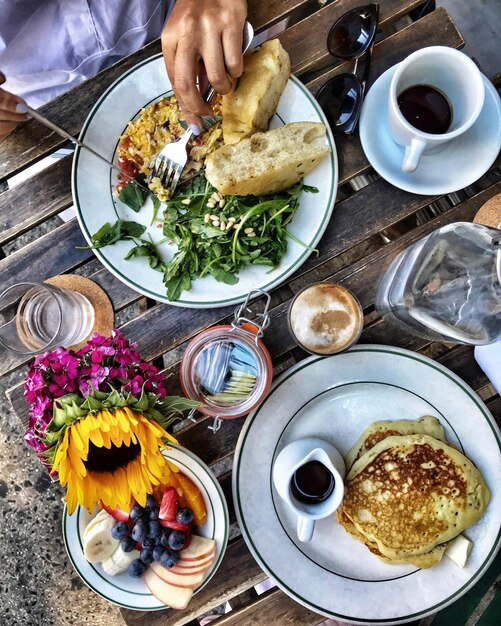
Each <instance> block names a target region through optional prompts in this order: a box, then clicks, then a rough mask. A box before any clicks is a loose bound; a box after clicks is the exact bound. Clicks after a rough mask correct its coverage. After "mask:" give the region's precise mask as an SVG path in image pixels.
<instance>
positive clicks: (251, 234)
mask: <svg viewBox="0 0 501 626" xmlns="http://www.w3.org/2000/svg"><path fill="white" fill-rule="evenodd" d="M247 236H248V237H255V236H256V233H249V234H248V235H247Z"/></svg>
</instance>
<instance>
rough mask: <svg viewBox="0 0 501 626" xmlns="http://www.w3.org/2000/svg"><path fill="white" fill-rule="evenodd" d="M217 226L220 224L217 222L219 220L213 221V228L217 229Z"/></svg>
mask: <svg viewBox="0 0 501 626" xmlns="http://www.w3.org/2000/svg"><path fill="white" fill-rule="evenodd" d="M219 224H220V221H219V220H214V221H213V222H212V225H213V226H214V228H217V227H218V226H219Z"/></svg>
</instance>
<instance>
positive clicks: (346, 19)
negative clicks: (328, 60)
mask: <svg viewBox="0 0 501 626" xmlns="http://www.w3.org/2000/svg"><path fill="white" fill-rule="evenodd" d="M376 23H377V12H375V11H373V10H371V6H369V7H365V8H361V9H356V10H354V11H349V12H348V13H346V14H345V15H343V16H342V17H340V18H339V19H338V20H337V22H335V23H334V24H333V26H332V28H331V29H330V31H329V35H328V37H327V48H328V49H329V52H330V53H331V54H332V55H334V56H336V57H340V58H341V59H353V58H355V57H358V56H360V55H361V54H362V53H363V52H364V51H365V50H366V49H367V48H368V46H369V44H370V42H371V40H372V38H373V37H374V33H375V32H376Z"/></svg>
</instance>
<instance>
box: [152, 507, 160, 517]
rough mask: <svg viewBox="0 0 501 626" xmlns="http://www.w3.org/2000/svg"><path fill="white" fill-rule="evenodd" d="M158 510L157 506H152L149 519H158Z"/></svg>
mask: <svg viewBox="0 0 501 626" xmlns="http://www.w3.org/2000/svg"><path fill="white" fill-rule="evenodd" d="M158 513H159V508H158V506H154V507H153V508H152V509H151V511H150V519H151V520H156V519H158Z"/></svg>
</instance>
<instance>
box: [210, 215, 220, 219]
mask: <svg viewBox="0 0 501 626" xmlns="http://www.w3.org/2000/svg"><path fill="white" fill-rule="evenodd" d="M210 218H211V220H218V219H219V215H211V216H210Z"/></svg>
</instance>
